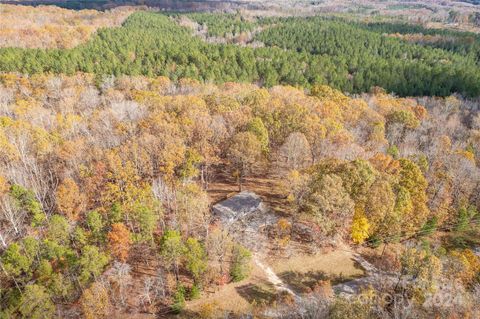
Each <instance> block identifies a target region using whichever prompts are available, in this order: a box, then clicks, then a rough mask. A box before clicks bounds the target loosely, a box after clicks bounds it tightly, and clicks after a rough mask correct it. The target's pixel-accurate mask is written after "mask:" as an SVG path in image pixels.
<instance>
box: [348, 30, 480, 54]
mask: <svg viewBox="0 0 480 319" xmlns="http://www.w3.org/2000/svg"><path fill="white" fill-rule="evenodd" d="M357 26H358V27H359V28H362V29H365V30H370V31H375V32H378V33H381V34H384V33H386V34H396V33H399V34H404V35H422V36H423V37H424V41H421V40H420V41H418V42H419V43H420V44H422V45H425V46H430V47H434V48H440V49H443V50H447V51H451V52H454V53H458V54H461V55H464V56H471V57H472V58H474V59H475V60H476V61H477V63H478V61H479V60H480V37H479V36H478V34H475V33H473V32H459V31H453V30H447V29H427V28H425V27H423V26H421V25H417V24H409V23H386V22H374V23H357ZM429 38H430V39H431V38H435V39H437V40H436V41H429Z"/></svg>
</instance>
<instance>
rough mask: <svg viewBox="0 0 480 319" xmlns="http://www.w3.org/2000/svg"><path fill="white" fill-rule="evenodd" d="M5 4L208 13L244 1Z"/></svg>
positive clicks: (41, 0) (22, 0)
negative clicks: (123, 7)
mask: <svg viewBox="0 0 480 319" xmlns="http://www.w3.org/2000/svg"><path fill="white" fill-rule="evenodd" d="M0 3H5V4H22V5H32V6H39V5H55V6H58V7H62V8H66V9H74V10H81V9H96V10H106V9H111V8H115V7H119V6H136V5H142V6H148V7H154V8H160V9H164V10H175V11H208V10H214V9H217V10H224V9H229V8H236V7H238V6H240V5H244V4H246V3H243V2H242V1H222V0H197V1H190V0H18V1H17V0H6V1H3V0H0Z"/></svg>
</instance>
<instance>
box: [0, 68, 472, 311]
mask: <svg viewBox="0 0 480 319" xmlns="http://www.w3.org/2000/svg"><path fill="white" fill-rule="evenodd" d="M0 83H1V85H0V106H1V117H0V142H1V145H2V147H1V172H2V175H1V180H0V181H1V188H0V191H1V194H0V205H1V208H2V209H1V211H0V212H1V215H0V246H1V247H2V252H1V253H0V265H1V267H2V268H1V271H0V278H1V281H0V283H1V284H0V285H1V286H0V300H1V303H0V304H1V305H2V306H1V311H0V317H1V318H26V317H29V318H52V317H53V316H54V315H55V314H56V315H57V316H59V317H76V316H78V315H79V313H80V312H81V313H83V314H84V315H85V317H86V318H104V317H106V316H107V315H108V314H111V313H114V311H121V310H122V309H123V310H124V309H126V307H127V301H126V300H127V298H135V299H134V301H131V300H130V301H129V303H128V304H129V305H132V302H133V304H134V305H135V307H138V308H137V309H152V307H160V308H159V309H163V310H161V311H160V313H162V311H165V309H167V312H168V313H176V312H181V311H182V309H183V308H184V307H185V301H186V300H190V299H195V298H198V296H199V294H200V293H201V291H202V290H203V289H207V288H209V287H215V286H217V285H223V284H225V283H228V282H230V281H238V280H242V279H243V278H245V277H246V276H248V271H249V270H248V269H249V267H248V264H249V261H250V259H251V253H250V252H249V251H248V250H247V249H246V248H245V247H242V246H240V245H239V244H238V243H236V242H235V240H233V239H232V238H231V237H230V235H229V234H227V233H224V232H223V231H222V230H221V228H219V227H218V226H216V227H212V226H211V222H212V218H213V216H212V215H211V213H210V211H209V209H210V208H209V193H208V191H209V184H210V183H211V182H213V181H214V180H215V178H216V176H217V175H218V174H219V173H218V172H219V170H220V171H221V172H226V173H227V175H230V176H234V177H235V178H236V179H237V182H238V183H239V184H240V185H241V184H242V183H244V181H245V178H247V177H249V176H254V175H255V174H266V175H267V176H270V177H271V178H274V179H275V178H278V179H279V180H283V181H284V183H281V185H283V186H282V187H281V192H282V193H283V194H284V195H283V196H285V198H286V202H285V205H286V206H285V207H286V208H285V213H284V216H285V214H287V215H286V216H287V218H285V217H284V218H283V219H280V221H279V226H278V227H281V228H280V229H283V231H284V232H283V233H278V234H277V235H275V236H279V237H278V238H279V240H280V239H282V238H284V236H290V235H289V233H288V232H287V233H285V229H287V230H288V229H289V228H288V227H290V226H288V225H291V224H290V223H292V222H293V221H295V220H302V221H303V223H307V224H314V225H318V228H317V230H316V233H315V236H316V237H317V238H318V240H319V241H320V242H322V243H323V245H325V244H326V243H329V242H331V241H332V240H342V241H343V240H344V241H346V242H352V243H356V244H364V245H370V246H373V247H375V246H377V245H380V244H383V243H386V244H390V245H395V243H399V242H401V241H404V240H407V239H408V240H412V239H418V240H420V242H421V243H422V244H421V245H420V246H418V247H416V246H414V247H415V249H413V248H412V249H406V250H403V251H402V252H399V253H398V255H397V257H395V256H396V255H395V254H393V255H392V253H391V252H389V253H388V254H387V255H385V257H382V258H381V260H382V261H385V260H391V262H392V263H391V264H389V266H388V267H389V268H387V269H389V271H401V273H402V274H404V276H406V277H408V276H410V275H412V276H417V277H418V280H416V281H412V282H410V281H407V282H406V283H404V284H402V286H401V289H402V291H403V293H402V294H405V296H410V297H408V298H409V300H411V302H412V303H413V305H414V308H413V310H412V309H410V311H414V313H415V314H417V315H418V316H416V318H419V317H421V316H424V317H429V316H432V315H434V314H438V313H439V312H440V311H441V312H442V313H450V314H454V313H456V314H460V315H462V316H463V315H465V316H466V315H467V314H471V315H472V316H473V317H475V315H478V310H479V309H480V307H479V305H478V301H479V300H480V299H479V298H478V293H479V289H478V284H479V279H480V277H479V274H480V257H478V256H476V255H474V254H473V252H472V250H470V248H469V247H471V245H472V244H475V243H477V244H478V231H479V229H478V222H479V221H480V219H479V218H480V214H479V213H478V211H477V209H478V206H479V200H480V198H479V197H478V194H479V180H480V170H479V168H478V164H479V161H478V159H479V150H480V138H479V136H480V135H479V131H480V117H479V115H478V112H476V111H474V110H473V109H472V110H471V108H472V104H471V103H470V102H468V101H462V100H459V99H458V98H455V97H453V96H452V97H448V98H445V99H438V98H422V99H420V100H415V99H405V98H395V97H392V96H390V95H387V94H386V93H385V92H384V91H382V90H381V89H376V91H375V93H372V94H368V95H363V96H361V97H358V98H350V97H347V96H345V95H344V94H342V93H341V92H339V91H336V90H334V89H332V88H330V87H327V86H315V87H314V88H312V91H311V94H309V95H306V94H305V93H304V91H303V90H300V89H295V88H293V87H285V86H275V87H273V88H271V89H269V90H267V89H264V88H259V87H257V86H255V85H250V84H234V83H228V84H224V85H221V86H215V85H203V84H200V83H198V82H197V81H194V80H181V81H180V82H179V84H177V85H175V84H173V83H172V82H171V81H170V80H168V79H167V78H164V77H160V78H154V79H152V78H145V77H118V78H114V77H112V78H109V79H106V80H104V81H103V82H101V83H97V82H96V80H95V78H94V77H93V76H89V75H76V76H73V77H67V76H51V75H50V76H45V75H40V76H32V77H25V76H17V75H13V74H4V75H2V76H0ZM271 191H272V190H271ZM282 225H283V226H282ZM436 231H446V232H447V235H446V236H445V237H443V238H442V239H441V240H440V241H438V239H434V237H431V238H430V236H432V235H433V234H435V233H436ZM430 241H432V242H431V243H430ZM284 245H288V241H287V242H285V243H284ZM382 256H383V254H382ZM147 257H148V258H150V259H146V260H150V261H149V262H150V263H151V262H152V260H155V265H156V269H157V271H158V273H157V274H156V275H155V276H154V277H151V278H150V279H149V281H145V282H144V283H142V285H144V286H141V288H138V289H140V290H141V291H142V292H141V293H139V292H138V291H137V292H136V293H135V294H133V293H130V295H129V293H128V291H130V290H128V289H131V285H132V283H131V280H132V276H134V275H135V272H134V270H135V269H137V268H136V267H134V265H138V264H142V263H145V262H146V261H145V258H147ZM395 258H400V259H401V262H398V263H396V262H395V260H396V259H395ZM159 261H160V263H158V262H159ZM383 267H387V266H383ZM417 267H420V268H417ZM418 269H422V272H418ZM423 269H428V271H426V272H423ZM106 270H108V271H106ZM152 278H153V279H152ZM152 280H153V281H152ZM458 281H459V282H461V285H460V286H458V287H457V286H455V289H457V290H455V291H456V292H455V293H456V294H461V296H462V298H464V299H465V300H466V301H465V302H464V303H462V308H455V307H450V306H449V305H444V307H441V308H440V309H437V308H436V307H429V306H425V305H423V301H422V300H425V299H429V298H432V297H433V296H435V291H436V290H435V288H434V287H436V286H437V285H438V284H440V283H442V284H443V285H446V286H447V287H450V285H452V284H454V283H455V282H458ZM129 287H130V288H129ZM382 289H386V290H384V292H386V291H390V292H392V291H393V292H394V291H398V290H396V289H398V284H397V286H395V283H394V284H393V285H392V286H387V287H384V288H382ZM378 293H381V292H378ZM442 293H445V292H444V291H443V292H442ZM410 294H413V296H411V295H410ZM475 294H476V295H475ZM128 296H130V297H128ZM132 296H133V297H132ZM449 296H450V295H449ZM475 296H476V297H475ZM475 298H476V299H475ZM77 299H79V300H80V302H79V304H76V303H75V300H77ZM329 300H330V302H329V303H328V304H326V307H327V308H325V309H330V310H328V311H329V312H330V313H331V314H335V315H336V316H337V317H334V318H344V317H345V316H347V315H348V313H349V311H356V312H357V311H358V312H360V311H361V314H362V316H359V317H358V318H372V317H371V316H373V315H374V314H375V313H377V312H378V311H380V310H381V309H379V308H378V305H376V306H375V307H373V306H372V307H373V308H369V307H365V306H364V305H363V306H362V307H361V308H358V307H359V306H358V305H355V304H353V305H351V306H350V307H348V306H347V304H345V300H344V299H342V298H339V299H335V298H333V299H329ZM396 306H397V307H400V306H401V305H400V304H397V305H396ZM205 307H206V308H205V309H203V310H202V311H203V312H202V313H203V314H204V315H202V316H203V317H204V318H212V317H215V316H214V315H212V311H213V310H212V309H211V305H210V306H208V305H205ZM208 307H210V308H208ZM352 307H353V308H352ZM157 309H158V308H157ZM209 309H210V310H209ZM297 310H298V309H297ZM297 310H295V309H293V310H292V311H293V312H295V311H297ZM112 311H113V312H112ZM145 311H147V310H145ZM148 311H151V310H148ZM157 311H158V310H157ZM209 311H210V312H209ZM288 311H290V310H288ZM382 311H385V309H383V310H382ZM205 313H206V315H205ZM332 316H333V315H332ZM381 317H382V318H385V316H381ZM286 318H290V317H286ZM294 318H297V317H294ZM392 318H393V317H392Z"/></svg>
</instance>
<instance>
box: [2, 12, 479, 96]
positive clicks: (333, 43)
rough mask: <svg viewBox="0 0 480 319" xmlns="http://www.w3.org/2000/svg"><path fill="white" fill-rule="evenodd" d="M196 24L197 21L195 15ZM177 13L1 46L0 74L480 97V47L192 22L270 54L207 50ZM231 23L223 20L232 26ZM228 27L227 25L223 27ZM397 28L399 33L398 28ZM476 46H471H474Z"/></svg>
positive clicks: (353, 32) (267, 23)
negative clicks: (53, 45)
mask: <svg viewBox="0 0 480 319" xmlns="http://www.w3.org/2000/svg"><path fill="white" fill-rule="evenodd" d="M191 17H192V16H191ZM176 18H177V16H175V15H171V16H167V15H163V14H158V13H147V12H138V13H134V14H132V15H131V16H130V17H129V18H128V19H127V21H126V22H125V23H124V25H123V26H122V27H120V28H110V29H102V30H100V31H99V32H98V34H97V35H96V36H94V37H93V38H92V39H91V40H90V41H89V42H87V43H86V44H82V45H80V46H78V47H76V48H74V49H68V50H35V49H27V50H25V49H18V48H4V49H0V70H3V71H17V72H22V73H28V74H32V73H33V74H38V73H65V74H74V73H75V72H78V71H81V72H88V73H95V74H97V75H99V76H101V75H108V74H114V75H121V74H126V75H145V76H167V77H169V78H171V79H172V80H174V81H176V80H178V79H180V78H184V77H186V78H192V79H198V80H200V81H202V82H214V83H223V82H228V81H235V82H250V83H258V84H260V85H264V86H266V87H271V86H273V85H276V84H289V85H298V86H303V87H307V88H308V87H311V86H312V85H315V84H328V85H330V86H332V87H334V88H336V89H339V90H341V91H344V92H351V93H361V92H368V91H369V90H370V88H372V87H374V86H380V87H383V88H385V89H386V90H387V91H388V92H393V93H396V94H398V95H400V96H422V95H437V96H447V95H449V94H451V93H455V92H458V93H461V94H464V95H466V96H477V95H478V94H479V93H480V72H479V66H478V63H477V61H478V54H477V51H478V39H477V38H472V39H473V41H474V42H475V43H477V44H474V45H471V46H469V47H468V52H474V53H473V54H470V53H468V52H464V51H465V50H463V49H462V48H461V45H460V44H459V45H457V46H456V47H455V48H454V49H449V48H444V49H440V48H432V47H431V46H422V45H419V44H414V43H409V42H408V41H402V40H400V39H396V38H393V37H388V36H384V35H383V34H381V33H380V32H379V30H374V31H372V30H369V28H370V29H374V28H373V27H371V26H370V27H369V26H366V27H365V28H364V29H362V28H359V27H358V26H357V24H351V23H350V22H347V21H342V20H336V19H335V20H332V19H326V18H319V17H315V18H286V19H261V20H260V21H259V22H248V21H243V22H242V21H240V22H238V23H233V22H232V23H230V24H229V23H228V22H226V21H228V19H229V20H232V21H235V19H237V18H238V17H235V16H226V17H223V18H221V19H219V18H218V16H217V15H196V16H195V15H194V16H193V17H192V19H197V20H198V21H199V22H200V23H203V24H206V25H207V26H211V30H212V31H211V32H212V33H213V34H215V35H223V34H226V33H231V32H248V31H249V30H252V29H253V28H254V25H252V24H251V23H259V24H261V25H262V30H261V31H260V32H257V33H256V34H255V35H253V37H254V39H255V40H257V41H261V42H263V43H264V44H265V47H263V48H262V47H260V48H252V47H248V46H247V47H245V46H243V47H240V46H237V45H234V44H215V43H206V42H205V41H203V40H202V39H201V38H199V37H195V36H193V35H192V30H190V29H188V28H187V27H180V26H179V25H178V23H177V22H176ZM226 19H227V20H226ZM227 26H228V27H227ZM400 28H401V27H400ZM470 48H471V49H470Z"/></svg>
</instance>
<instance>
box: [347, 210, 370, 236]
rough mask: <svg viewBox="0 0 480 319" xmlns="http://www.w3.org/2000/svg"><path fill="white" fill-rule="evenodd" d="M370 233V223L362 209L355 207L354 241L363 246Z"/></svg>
mask: <svg viewBox="0 0 480 319" xmlns="http://www.w3.org/2000/svg"><path fill="white" fill-rule="evenodd" d="M369 231H370V223H369V222H368V219H367V217H365V213H364V211H363V208H362V207H359V206H357V207H355V213H354V214H353V221H352V229H351V236H352V240H353V242H354V243H356V244H362V243H363V242H364V241H365V239H367V238H368V236H369V235H370V234H369Z"/></svg>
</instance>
